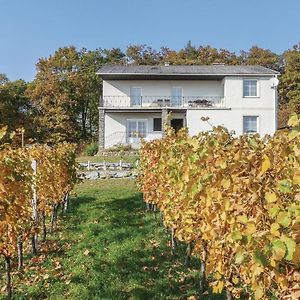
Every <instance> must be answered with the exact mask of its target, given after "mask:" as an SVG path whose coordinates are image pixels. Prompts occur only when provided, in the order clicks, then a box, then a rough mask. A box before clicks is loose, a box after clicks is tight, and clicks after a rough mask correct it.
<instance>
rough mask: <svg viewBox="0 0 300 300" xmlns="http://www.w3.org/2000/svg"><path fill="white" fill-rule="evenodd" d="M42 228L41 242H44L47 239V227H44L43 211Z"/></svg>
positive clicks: (44, 216) (44, 214)
mask: <svg viewBox="0 0 300 300" xmlns="http://www.w3.org/2000/svg"><path fill="white" fill-rule="evenodd" d="M42 227H43V231H42V233H43V234H42V241H43V242H45V241H46V237H47V227H46V213H45V212H44V211H43V212H42Z"/></svg>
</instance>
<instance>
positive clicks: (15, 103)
mask: <svg viewBox="0 0 300 300" xmlns="http://www.w3.org/2000/svg"><path fill="white" fill-rule="evenodd" d="M26 89H27V83H26V82H25V81H24V80H21V79H20V80H16V81H10V80H9V79H8V78H7V76H6V75H4V74H0V127H3V126H7V127H8V131H13V130H15V129H17V128H20V127H25V128H26V129H28V130H29V129H32V126H31V125H32V122H31V104H30V101H29V99H28V98H27V97H26V96H25V91H26Z"/></svg>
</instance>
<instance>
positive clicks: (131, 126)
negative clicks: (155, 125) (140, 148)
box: [127, 119, 147, 140]
mask: <svg viewBox="0 0 300 300" xmlns="http://www.w3.org/2000/svg"><path fill="white" fill-rule="evenodd" d="M146 133H147V120H143V119H141V120H127V137H128V138H130V139H131V140H135V139H140V138H143V137H146Z"/></svg>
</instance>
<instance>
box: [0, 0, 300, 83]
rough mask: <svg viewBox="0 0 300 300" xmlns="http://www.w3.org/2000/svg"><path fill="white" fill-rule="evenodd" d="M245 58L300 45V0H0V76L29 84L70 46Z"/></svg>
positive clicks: (278, 51)
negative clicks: (246, 53)
mask: <svg viewBox="0 0 300 300" xmlns="http://www.w3.org/2000/svg"><path fill="white" fill-rule="evenodd" d="M189 40H190V41H191V42H192V44H193V45H196V46H199V45H210V46H212V47H216V48H225V49H228V50H230V51H234V52H236V53H239V52H240V50H248V49H249V48H250V47H251V46H252V45H258V46H259V47H262V48H267V49H270V50H272V51H273V52H275V53H282V52H283V51H284V50H287V49H289V48H292V46H293V45H295V44H297V43H299V42H300V0H0V73H5V74H6V75H7V76H8V77H9V79H11V80H16V79H20V78H22V79H24V80H26V81H31V80H33V79H34V76H35V64H36V63H37V61H38V59H39V58H41V57H48V56H49V55H51V54H53V53H54V51H55V50H56V49H58V48H59V47H64V46H70V45H73V46H76V47H78V48H82V47H85V48H87V49H89V50H92V49H96V48H102V49H104V48H117V47H119V48H121V49H122V50H123V51H124V50H126V47H127V46H128V45H130V44H147V45H148V46H151V47H153V48H155V49H157V50H159V48H160V47H161V46H166V47H169V48H172V49H175V50H179V49H181V48H183V47H184V46H185V45H186V44H187V42H188V41H189Z"/></svg>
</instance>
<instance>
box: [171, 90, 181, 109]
mask: <svg viewBox="0 0 300 300" xmlns="http://www.w3.org/2000/svg"><path fill="white" fill-rule="evenodd" d="M181 105H182V88H181V87H172V91H171V106H181Z"/></svg>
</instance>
